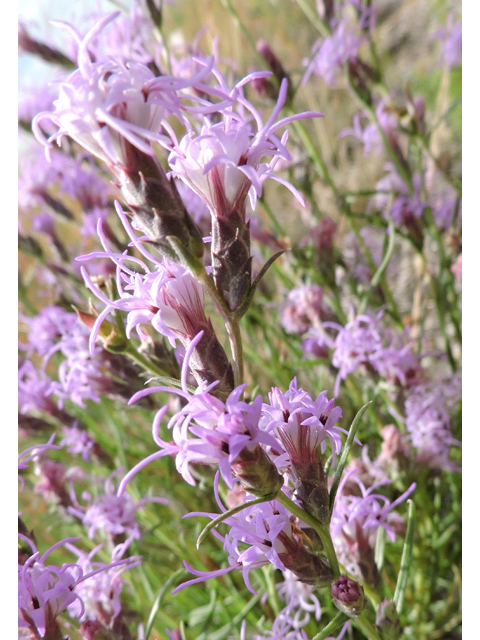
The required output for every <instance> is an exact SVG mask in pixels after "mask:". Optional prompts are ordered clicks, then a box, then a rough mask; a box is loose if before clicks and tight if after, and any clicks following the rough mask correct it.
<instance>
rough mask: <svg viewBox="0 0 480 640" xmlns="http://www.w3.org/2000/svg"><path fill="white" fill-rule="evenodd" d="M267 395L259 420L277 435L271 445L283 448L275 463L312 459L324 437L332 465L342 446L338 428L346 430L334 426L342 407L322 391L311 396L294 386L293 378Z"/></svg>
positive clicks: (323, 441) (324, 447)
mask: <svg viewBox="0 0 480 640" xmlns="http://www.w3.org/2000/svg"><path fill="white" fill-rule="evenodd" d="M268 399H269V402H268V403H264V405H263V407H262V420H261V423H260V424H261V428H262V429H265V430H266V431H267V432H269V433H271V434H272V435H275V437H276V438H277V443H276V446H275V449H276V450H277V451H278V450H279V449H280V451H283V452H284V455H283V456H282V457H281V458H280V459H279V460H278V461H277V465H279V466H284V465H288V464H290V463H302V462H305V463H306V462H312V461H314V460H315V461H316V460H318V457H317V449H318V447H320V451H321V453H322V454H324V453H325V451H326V448H327V440H328V441H329V442H330V446H331V448H332V459H333V460H332V462H333V465H335V461H336V456H337V455H338V454H339V453H340V449H341V447H342V438H341V436H340V432H341V431H343V432H344V433H347V432H346V431H345V429H342V428H341V427H336V426H335V423H336V422H337V420H338V419H339V418H341V417H342V410H341V408H340V407H334V406H333V405H334V403H335V400H334V399H332V400H328V399H327V392H326V391H322V393H319V394H318V396H317V397H316V398H315V400H314V399H313V398H312V397H311V395H310V394H309V393H308V391H304V390H303V389H299V388H298V386H297V379H296V378H294V379H293V380H292V382H291V383H290V386H289V388H288V391H287V392H286V393H282V392H281V391H280V389H277V388H276V387H274V388H273V389H272V391H271V393H269V394H268Z"/></svg>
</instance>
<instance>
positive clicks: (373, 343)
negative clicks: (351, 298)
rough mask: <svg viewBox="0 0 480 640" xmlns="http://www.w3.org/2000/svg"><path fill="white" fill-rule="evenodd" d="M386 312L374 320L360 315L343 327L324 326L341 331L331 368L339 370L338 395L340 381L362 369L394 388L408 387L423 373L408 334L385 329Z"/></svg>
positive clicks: (328, 323) (335, 344) (336, 388)
mask: <svg viewBox="0 0 480 640" xmlns="http://www.w3.org/2000/svg"><path fill="white" fill-rule="evenodd" d="M383 313H384V312H383V310H382V311H380V312H379V313H378V314H377V315H376V316H375V317H374V318H372V317H370V316H367V315H358V316H356V317H355V318H354V319H353V320H351V321H350V322H348V323H347V324H346V325H345V327H341V326H340V325H337V324H335V323H333V322H325V323H324V326H325V327H329V328H334V329H337V330H338V335H337V337H336V339H335V343H334V352H333V356H332V364H333V365H334V366H335V367H337V368H338V370H339V371H338V375H337V380H336V382H335V390H334V393H335V395H337V394H338V391H339V388H340V381H341V380H345V379H346V378H347V376H348V375H349V374H350V373H353V372H354V371H357V370H358V369H359V368H363V369H366V370H367V372H368V371H370V372H376V373H378V374H380V375H382V376H384V377H385V378H386V379H387V380H388V381H389V382H391V383H392V384H400V385H403V386H408V385H409V384H412V382H413V381H415V380H416V378H417V376H418V374H419V373H420V370H421V369H420V364H419V360H418V356H416V355H415V354H414V353H412V347H413V342H412V341H411V340H409V339H408V330H405V331H404V332H403V333H402V334H399V335H395V334H394V333H393V332H392V331H391V330H389V329H387V328H385V327H384V326H383V325H382V323H381V319H382V317H383Z"/></svg>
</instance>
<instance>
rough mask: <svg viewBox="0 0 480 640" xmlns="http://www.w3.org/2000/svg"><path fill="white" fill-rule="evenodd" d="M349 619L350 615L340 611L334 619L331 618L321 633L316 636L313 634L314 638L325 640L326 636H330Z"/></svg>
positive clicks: (315, 639)
mask: <svg viewBox="0 0 480 640" xmlns="http://www.w3.org/2000/svg"><path fill="white" fill-rule="evenodd" d="M347 620H348V616H347V615H346V614H345V613H342V612H341V611H339V612H338V613H337V615H336V616H335V617H334V618H333V620H330V622H329V623H328V624H327V626H326V627H325V628H324V629H322V630H321V631H320V633H317V635H316V636H313V638H312V640H325V638H328V636H330V635H331V634H332V633H333V632H334V631H336V630H337V629H338V628H339V627H340V626H341V625H342V624H345V622H346V621H347Z"/></svg>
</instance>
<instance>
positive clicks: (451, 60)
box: [432, 12, 462, 67]
mask: <svg viewBox="0 0 480 640" xmlns="http://www.w3.org/2000/svg"><path fill="white" fill-rule="evenodd" d="M453 19H454V18H453V12H450V14H449V16H448V20H447V24H446V25H445V27H442V28H441V29H438V30H437V31H436V32H435V33H434V34H433V36H432V38H433V39H435V40H437V41H438V43H439V44H440V46H441V52H440V58H439V63H440V64H445V65H446V66H447V67H458V66H460V65H461V64H462V20H461V19H460V20H458V21H457V22H455V23H454V21H453Z"/></svg>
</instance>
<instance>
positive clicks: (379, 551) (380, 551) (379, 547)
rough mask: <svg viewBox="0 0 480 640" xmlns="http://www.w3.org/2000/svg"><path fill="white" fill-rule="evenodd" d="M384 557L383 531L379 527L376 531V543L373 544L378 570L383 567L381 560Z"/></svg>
mask: <svg viewBox="0 0 480 640" xmlns="http://www.w3.org/2000/svg"><path fill="white" fill-rule="evenodd" d="M384 556H385V529H384V528H383V527H380V528H379V529H378V535H377V542H376V544H375V564H376V565H377V568H378V570H379V571H380V569H381V568H382V567H383V559H384Z"/></svg>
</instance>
